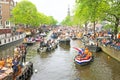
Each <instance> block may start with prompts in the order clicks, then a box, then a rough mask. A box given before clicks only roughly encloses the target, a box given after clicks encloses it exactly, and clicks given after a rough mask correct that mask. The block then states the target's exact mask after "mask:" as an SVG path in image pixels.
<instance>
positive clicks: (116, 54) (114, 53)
mask: <svg viewBox="0 0 120 80" xmlns="http://www.w3.org/2000/svg"><path fill="white" fill-rule="evenodd" d="M100 47H101V49H102V51H103V52H105V53H106V54H108V55H109V56H111V57H112V58H114V59H116V60H117V61H119V62H120V50H116V49H115V48H112V47H110V46H102V45H101V46H100Z"/></svg>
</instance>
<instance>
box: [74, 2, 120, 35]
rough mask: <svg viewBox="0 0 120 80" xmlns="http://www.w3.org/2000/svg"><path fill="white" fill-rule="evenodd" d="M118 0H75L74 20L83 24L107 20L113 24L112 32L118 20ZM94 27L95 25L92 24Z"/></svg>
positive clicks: (119, 16) (119, 12)
mask: <svg viewBox="0 0 120 80" xmlns="http://www.w3.org/2000/svg"><path fill="white" fill-rule="evenodd" d="M119 4H120V1H119V0H76V6H75V10H74V21H76V23H77V24H78V23H81V24H85V23H86V22H94V24H95V23H96V22H98V21H103V20H107V21H109V22H111V24H114V27H115V28H114V32H115V34H117V28H118V25H119V21H120V5H119ZM94 27H95V25H94Z"/></svg>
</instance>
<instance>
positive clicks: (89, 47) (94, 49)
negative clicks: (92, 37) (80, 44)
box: [85, 45, 101, 52]
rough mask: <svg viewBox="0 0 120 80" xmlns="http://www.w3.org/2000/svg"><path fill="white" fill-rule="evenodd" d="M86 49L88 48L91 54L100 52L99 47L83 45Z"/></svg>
mask: <svg viewBox="0 0 120 80" xmlns="http://www.w3.org/2000/svg"><path fill="white" fill-rule="evenodd" d="M85 46H86V47H88V49H89V50H90V51H91V52H100V51H101V47H99V46H96V45H85Z"/></svg>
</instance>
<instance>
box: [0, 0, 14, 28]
mask: <svg viewBox="0 0 120 80" xmlns="http://www.w3.org/2000/svg"><path fill="white" fill-rule="evenodd" d="M14 6H15V3H14V1H13V0H0V28H11V27H13V26H14V24H12V23H11V22H10V17H11V16H12V14H11V10H12V9H13V7H14Z"/></svg>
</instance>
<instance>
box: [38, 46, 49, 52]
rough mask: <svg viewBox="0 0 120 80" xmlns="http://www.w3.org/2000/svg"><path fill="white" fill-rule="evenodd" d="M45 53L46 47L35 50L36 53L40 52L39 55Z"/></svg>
mask: <svg viewBox="0 0 120 80" xmlns="http://www.w3.org/2000/svg"><path fill="white" fill-rule="evenodd" d="M46 51H47V47H43V48H40V47H39V48H38V49H37V52H40V53H45V52H46Z"/></svg>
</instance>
